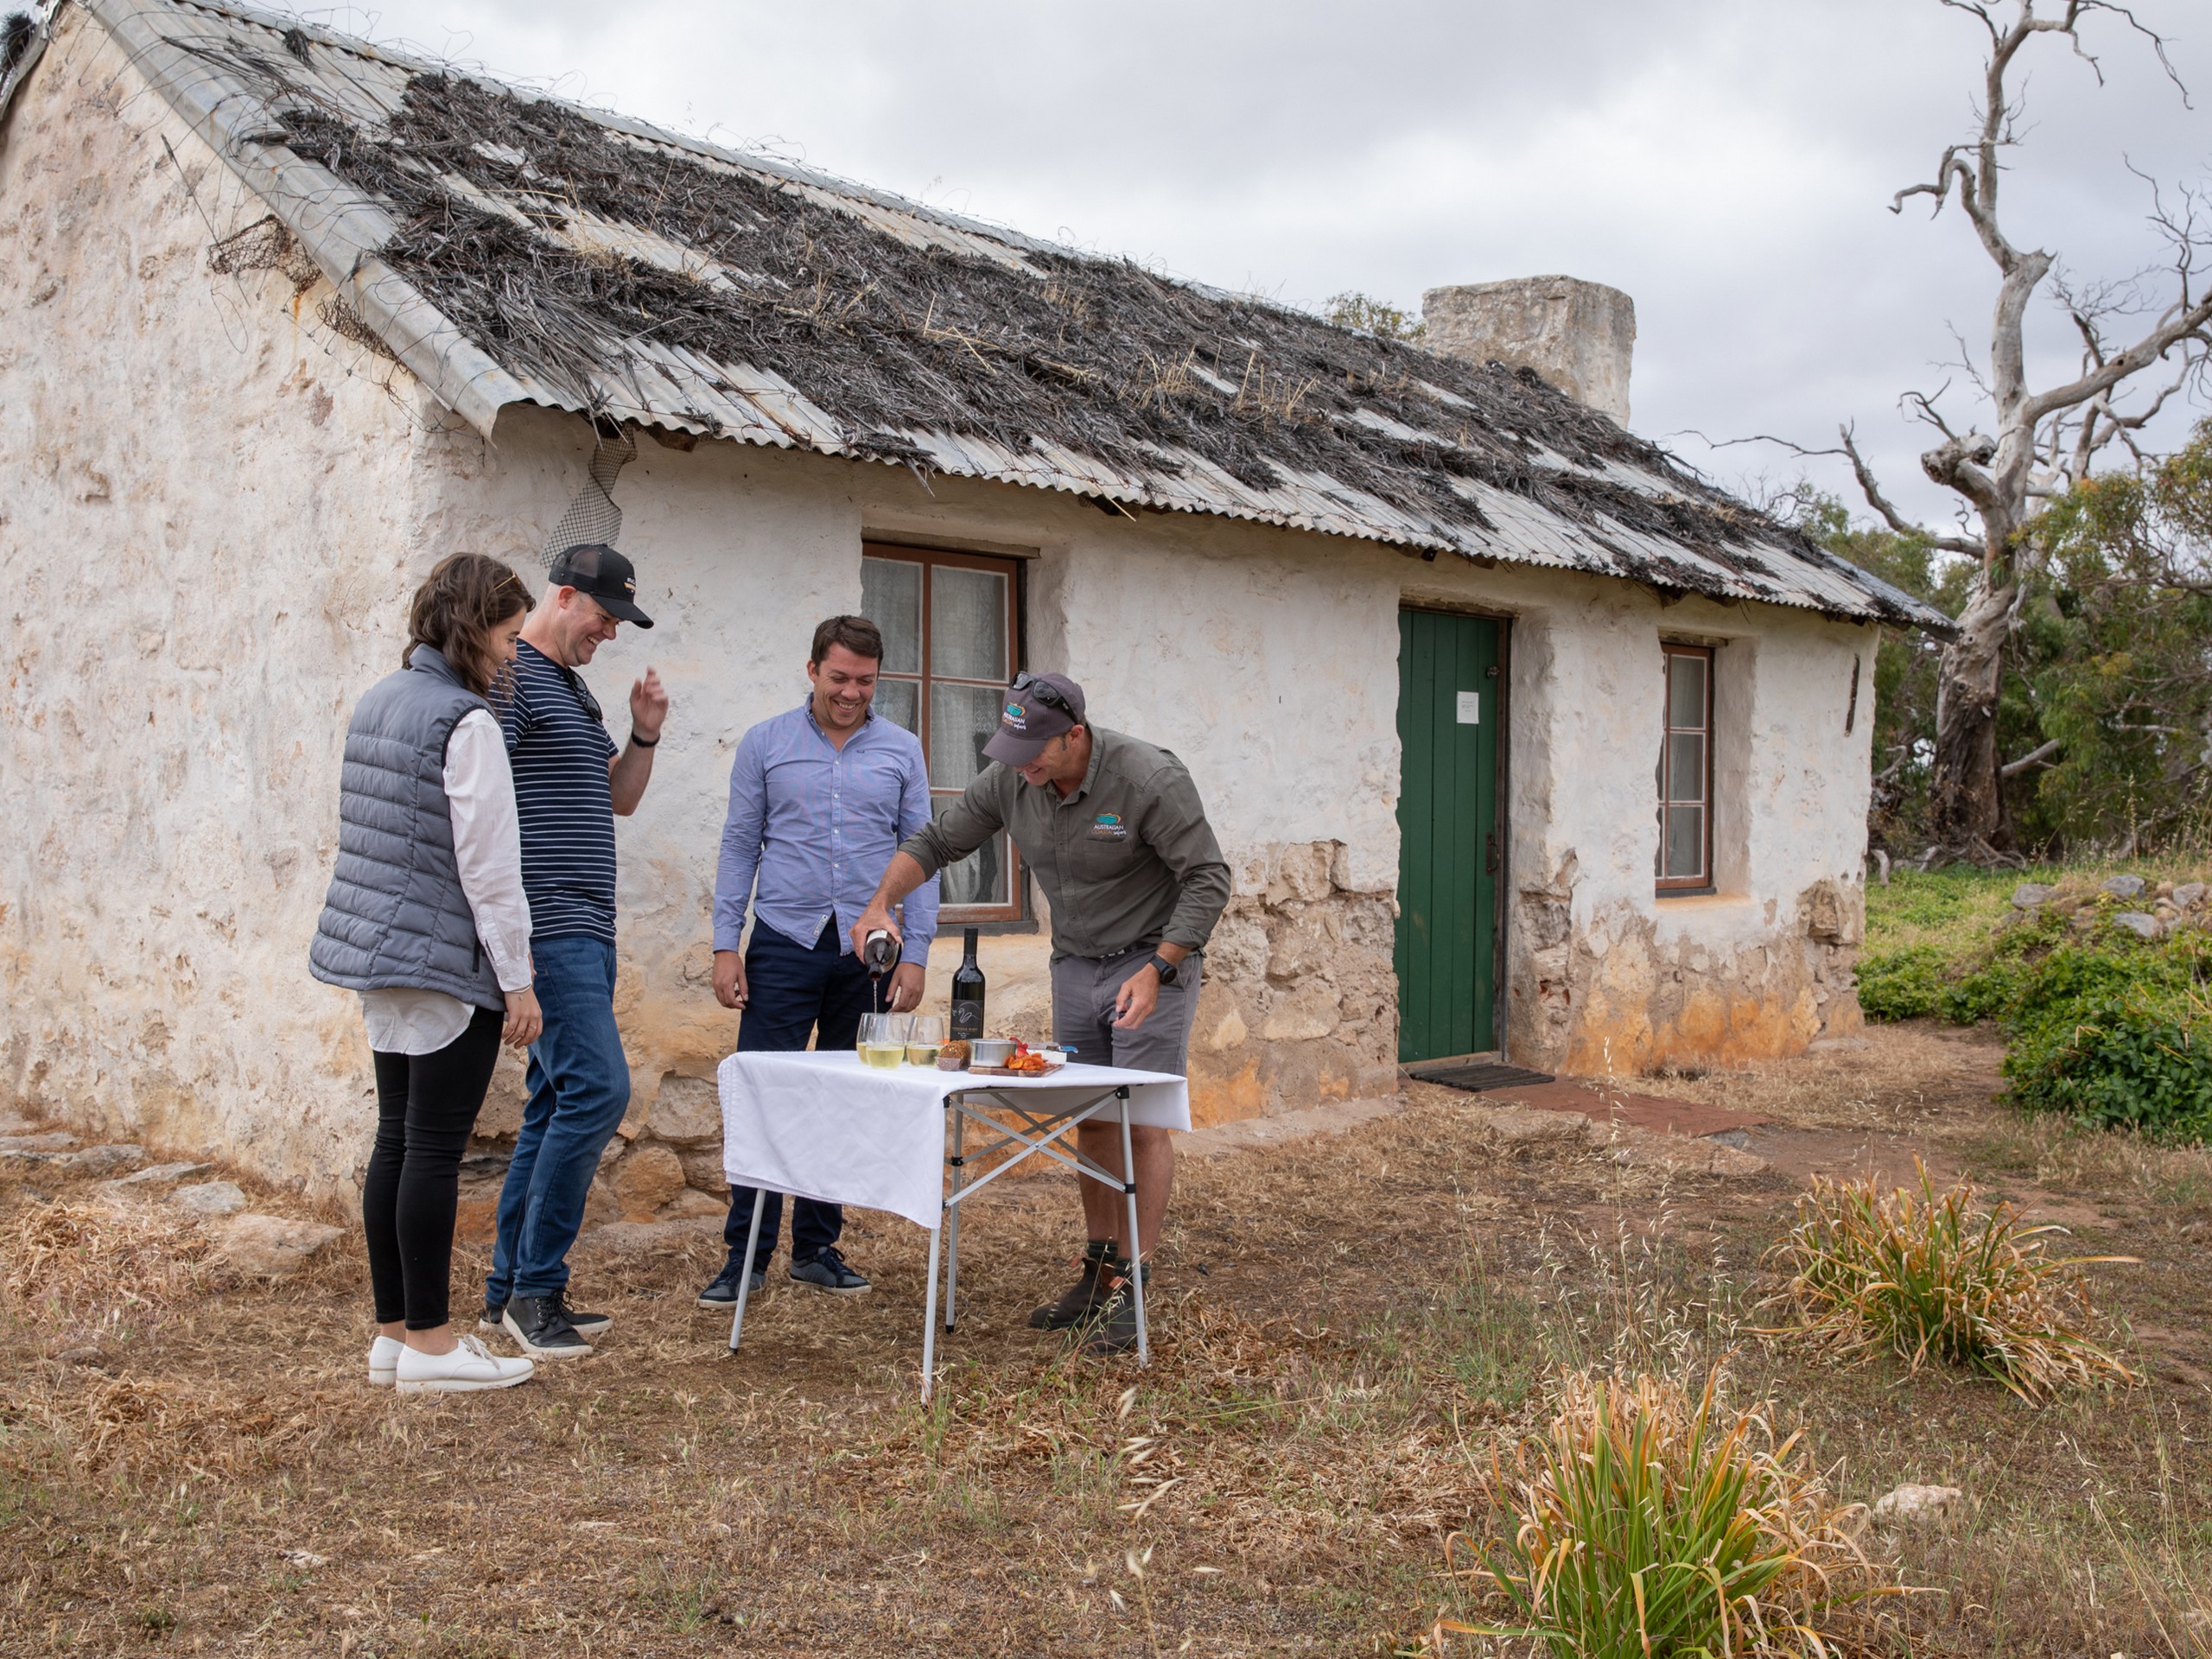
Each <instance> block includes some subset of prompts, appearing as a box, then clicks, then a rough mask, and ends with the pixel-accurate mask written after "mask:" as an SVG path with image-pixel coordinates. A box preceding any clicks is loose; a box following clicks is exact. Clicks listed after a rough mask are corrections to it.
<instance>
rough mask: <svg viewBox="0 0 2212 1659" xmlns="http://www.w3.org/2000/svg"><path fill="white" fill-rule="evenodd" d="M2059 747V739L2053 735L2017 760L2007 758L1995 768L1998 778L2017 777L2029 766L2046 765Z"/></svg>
mask: <svg viewBox="0 0 2212 1659" xmlns="http://www.w3.org/2000/svg"><path fill="white" fill-rule="evenodd" d="M2060 747H2062V746H2061V744H2060V742H2059V740H2058V739H2056V738H2055V737H2054V738H2052V739H2051V740H2050V742H2048V743H2045V744H2044V745H2043V746H2042V747H2039V748H2033V749H2030V750H2029V751H2028V752H2027V753H2025V754H2024V755H2022V756H2021V757H2020V758H2019V759H2018V760H2007V761H2006V762H2005V764H2004V765H2003V766H1999V767H1998V768H1997V775H1998V776H1999V778H2017V777H2018V776H2019V775H2020V774H2021V773H2022V772H2025V771H2026V770H2027V769H2028V768H2029V767H2030V766H2049V765H2050V763H2051V762H2050V757H2051V756H2052V755H2054V754H2056V753H2058V751H2059V749H2060Z"/></svg>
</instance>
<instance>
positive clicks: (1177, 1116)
mask: <svg viewBox="0 0 2212 1659" xmlns="http://www.w3.org/2000/svg"><path fill="white" fill-rule="evenodd" d="M716 1075H717V1079H718V1081H719V1082H720V1084H721V1099H722V1167H723V1169H724V1171H725V1172H726V1173H728V1176H729V1183H730V1185H732V1186H760V1187H766V1188H767V1189H768V1190H769V1191H770V1192H791V1193H796V1194H797V1195H798V1197H800V1198H820V1199H822V1200H823V1201H824V1202H827V1203H829V1204H857V1205H863V1206H865V1207H866V1208H868V1209H870V1210H888V1211H892V1212H893V1214H896V1215H901V1216H904V1217H906V1219H907V1220H909V1221H911V1222H912V1223H914V1224H916V1225H917V1226H920V1227H934V1226H936V1225H937V1224H938V1213H939V1211H941V1209H942V1208H943V1205H944V1150H945V1142H944V1123H945V1104H944V1101H945V1096H948V1095H953V1094H958V1093H961V1092H963V1091H972V1090H982V1089H988V1090H992V1091H994V1092H997V1091H1001V1090H1003V1091H1005V1092H1006V1093H1008V1094H1014V1093H1017V1092H1018V1093H1020V1095H1022V1096H1024V1099H1023V1101H1022V1104H1023V1105H1024V1106H1025V1107H1029V1108H1032V1109H1035V1110H1037V1111H1039V1112H1046V1111H1051V1110H1055V1109H1058V1110H1066V1109H1071V1108H1072V1107H1075V1106H1077V1105H1080V1104H1081V1103H1083V1102H1084V1101H1086V1100H1088V1099H1090V1098H1092V1097H1093V1096H1097V1095H1101V1094H1103V1093H1104V1092H1105V1091H1106V1090H1109V1089H1112V1088H1115V1087H1116V1086H1117V1085H1119V1084H1128V1085H1129V1122H1132V1123H1142V1124H1149V1125H1152V1126H1154V1127H1155V1128H1163V1129H1188V1128H1190V1127H1191V1089H1190V1084H1188V1083H1187V1082H1185V1080H1184V1079H1183V1078H1181V1077H1170V1076H1168V1075H1166V1073H1163V1072H1159V1071H1122V1070H1119V1069H1117V1068H1116V1067H1113V1066H1104V1065H1067V1066H1065V1067H1063V1068H1061V1069H1060V1070H1059V1071H1055V1072H1053V1073H1052V1076H1051V1077H1049V1078H1039V1079H1034V1080H1033V1079H1031V1078H1028V1077H972V1076H970V1075H969V1073H967V1072H965V1071H937V1070H935V1069H934V1068H930V1067H924V1066H918V1065H901V1066H898V1067H896V1068H887V1069H883V1070H878V1069H876V1068H874V1067H872V1066H868V1065H862V1064H861V1058H860V1056H859V1055H857V1054H855V1053H854V1052H852V1051H851V1050H850V1049H843V1050H833V1051H831V1052H828V1053H821V1052H814V1051H811V1050H810V1051H807V1052H802V1053H766V1054H733V1055H731V1056H730V1057H729V1058H728V1059H726V1060H724V1061H723V1062H722V1063H721V1070H720V1071H719V1072H718V1073H717V1074H716ZM1101 1117H1102V1119H1106V1120H1109V1121H1114V1122H1118V1121H1119V1119H1118V1117H1117V1116H1116V1115H1115V1114H1114V1113H1112V1112H1111V1111H1110V1110H1109V1112H1106V1113H1103V1114H1101Z"/></svg>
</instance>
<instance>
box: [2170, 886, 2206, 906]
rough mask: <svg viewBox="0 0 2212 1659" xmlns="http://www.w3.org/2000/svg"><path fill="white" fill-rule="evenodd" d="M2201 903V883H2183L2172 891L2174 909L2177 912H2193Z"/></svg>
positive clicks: (2202, 895)
mask: <svg viewBox="0 0 2212 1659" xmlns="http://www.w3.org/2000/svg"><path fill="white" fill-rule="evenodd" d="M2203 902H2204V884H2203V883H2202V881H2184V882H2183V883H2182V884H2181V886H2179V887H2176V888H2175V889H2174V908H2175V909H2177V910H2195V909H2196V907H2197V906H2199V905H2201V904H2202V903H2203Z"/></svg>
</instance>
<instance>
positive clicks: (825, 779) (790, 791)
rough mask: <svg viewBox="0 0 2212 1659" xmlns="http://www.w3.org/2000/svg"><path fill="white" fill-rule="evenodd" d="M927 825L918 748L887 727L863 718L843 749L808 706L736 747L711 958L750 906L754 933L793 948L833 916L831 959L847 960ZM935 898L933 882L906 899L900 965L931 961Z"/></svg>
mask: <svg viewBox="0 0 2212 1659" xmlns="http://www.w3.org/2000/svg"><path fill="white" fill-rule="evenodd" d="M929 821H930V778H929V769H928V766H927V765H926V763H925V761H924V760H923V759H922V744H921V740H920V739H919V738H918V737H916V736H915V735H914V734H912V732H910V731H908V730H907V729H906V728H905V727H903V726H901V725H899V723H898V722H897V721H891V720H886V719H884V718H883V717H882V716H881V715H878V714H877V713H876V712H875V710H874V709H869V710H868V718H867V719H866V720H865V721H861V728H860V729H859V730H858V731H856V732H855V733H854V734H852V735H851V736H850V737H849V738H847V739H846V740H845V747H843V748H842V749H840V748H838V747H836V745H835V744H834V743H832V742H830V741H829V738H828V736H827V735H825V734H823V730H822V728H821V726H820V725H819V724H818V723H817V721H816V720H815V718H814V704H813V700H812V699H811V698H809V699H808V700H807V701H806V702H803V703H801V704H799V706H798V708H796V709H791V711H790V712H789V713H786V714H781V715H776V716H774V717H773V718H772V719H769V720H764V721H761V722H760V724H759V725H757V726H755V727H753V728H752V729H751V730H750V731H748V732H747V733H746V734H745V735H744V736H743V737H742V738H741V739H739V740H738V745H737V760H736V761H735V762H734V764H733V765H732V766H731V767H730V771H729V817H728V820H727V821H726V822H725V823H723V825H722V852H721V862H720V863H719V865H718V866H717V867H716V868H715V950H736V949H737V948H738V943H739V941H740V940H741V938H744V935H745V912H746V907H747V904H748V903H750V904H751V905H752V906H753V909H754V911H755V912H757V913H758V916H759V918H760V923H761V925H764V926H767V927H772V928H774V929H775V930H776V931H777V932H779V933H780V934H782V935H783V936H784V937H785V938H787V939H789V940H790V941H791V943H792V944H796V945H798V946H799V947H800V948H801V949H802V950H810V949H812V948H813V945H814V942H815V941H816V940H817V938H820V937H821V935H822V927H823V923H825V922H828V921H829V920H831V919H832V918H834V919H835V920H836V924H837V949H838V950H839V952H840V953H849V952H850V951H851V950H852V948H853V942H852V939H851V938H850V937H849V936H850V934H851V931H852V925H853V924H854V923H855V922H856V921H858V920H859V919H860V915H861V912H862V911H864V910H866V909H867V908H868V900H869V899H873V898H874V897H875V889H876V887H877V885H878V884H879V883H880V882H881V881H882V880H883V872H884V868H885V867H886V866H887V865H888V864H889V863H890V862H891V855H892V854H893V853H895V852H897V851H898V850H899V842H901V841H903V840H904V839H906V837H907V836H911V835H912V834H913V833H914V832H915V831H916V830H918V829H921V828H922V826H923V825H925V824H926V823H928V822H929ZM756 887H757V890H756ZM937 899H938V880H937V878H936V877H935V876H931V878H930V879H929V880H928V881H926V882H925V883H924V884H923V885H922V886H921V887H918V888H916V889H915V890H914V892H913V893H912V894H911V895H910V896H909V897H908V899H906V921H905V923H904V925H903V927H902V930H901V931H903V932H904V933H905V934H906V949H905V950H904V951H903V952H902V953H901V955H902V959H903V960H904V961H906V962H912V963H927V962H928V960H929V954H930V941H931V939H932V938H936V937H937Z"/></svg>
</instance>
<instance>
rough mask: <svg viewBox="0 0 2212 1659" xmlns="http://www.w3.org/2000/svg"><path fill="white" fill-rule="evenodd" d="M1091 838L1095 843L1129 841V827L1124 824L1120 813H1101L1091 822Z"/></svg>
mask: <svg viewBox="0 0 2212 1659" xmlns="http://www.w3.org/2000/svg"><path fill="white" fill-rule="evenodd" d="M1090 838H1091V840H1093V841H1127V840H1128V838H1129V826H1128V824H1126V823H1122V815H1121V814H1120V813H1118V812H1101V813H1100V814H1099V815H1098V816H1097V817H1096V818H1095V819H1093V820H1092V821H1091V825H1090Z"/></svg>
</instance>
